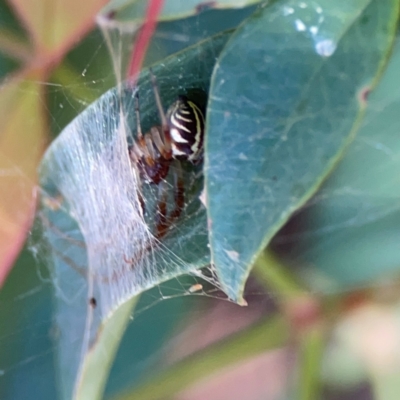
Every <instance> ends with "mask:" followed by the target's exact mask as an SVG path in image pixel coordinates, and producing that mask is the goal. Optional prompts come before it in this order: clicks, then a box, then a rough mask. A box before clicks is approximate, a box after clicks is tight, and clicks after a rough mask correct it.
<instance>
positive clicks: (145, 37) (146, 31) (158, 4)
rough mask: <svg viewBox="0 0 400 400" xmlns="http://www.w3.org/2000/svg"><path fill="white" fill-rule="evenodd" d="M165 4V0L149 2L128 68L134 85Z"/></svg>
mask: <svg viewBox="0 0 400 400" xmlns="http://www.w3.org/2000/svg"><path fill="white" fill-rule="evenodd" d="M163 5H164V0H150V1H149V3H148V7H147V10H146V17H145V20H144V23H143V26H142V27H141V29H140V31H139V35H138V38H137V40H136V44H135V47H134V49H133V52H132V56H131V60H130V63H129V68H128V76H127V78H128V80H130V81H131V83H132V86H135V84H136V80H137V77H138V76H139V72H140V68H141V66H142V63H143V59H144V56H145V54H146V51H147V47H148V46H149V43H150V39H151V37H152V36H153V33H154V30H155V29H156V26H157V19H158V16H159V15H160V13H161V10H162V7H163Z"/></svg>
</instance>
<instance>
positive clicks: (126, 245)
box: [40, 33, 230, 399]
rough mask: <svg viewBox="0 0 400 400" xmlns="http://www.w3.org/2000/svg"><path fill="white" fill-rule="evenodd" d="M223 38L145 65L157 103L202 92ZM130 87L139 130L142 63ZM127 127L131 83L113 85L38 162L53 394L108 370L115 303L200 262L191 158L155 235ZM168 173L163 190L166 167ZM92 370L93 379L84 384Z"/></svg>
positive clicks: (149, 104)
mask: <svg viewBox="0 0 400 400" xmlns="http://www.w3.org/2000/svg"><path fill="white" fill-rule="evenodd" d="M229 36H230V33H224V34H221V35H217V36H216V37H213V38H212V39H210V40H207V41H204V42H201V43H199V44H198V45H196V46H193V47H191V48H189V49H187V50H185V51H183V52H181V53H178V54H176V55H174V56H173V57H170V58H168V59H166V60H164V61H163V62H162V63H160V64H157V65H155V66H154V67H153V73H154V75H155V76H156V77H157V82H158V86H159V90H160V94H161V100H162V103H163V105H164V107H166V106H168V105H169V104H171V103H172V102H173V101H174V100H175V99H176V97H177V95H178V94H182V93H187V94H188V95H192V96H197V95H199V94H200V92H199V90H198V89H201V90H203V91H205V92H208V88H209V81H210V77H211V73H212V69H213V67H214V63H215V60H216V57H217V56H218V54H219V53H220V51H221V49H222V47H223V46H224V44H225V42H226V40H227V39H228V38H229ZM139 91H140V111H141V120H142V121H141V126H142V129H143V131H144V132H146V131H147V130H148V129H149V128H150V127H151V126H153V125H157V124H159V116H158V113H157V108H156V105H155V101H154V93H153V88H152V85H151V82H150V77H149V72H148V71H144V72H143V73H142V75H141V77H140V79H139ZM199 99H200V97H199ZM132 132H136V121H135V113H134V90H133V89H132V88H131V87H130V86H129V84H123V85H122V86H121V87H117V88H115V89H112V90H111V91H109V92H107V93H106V94H105V95H103V96H102V97H101V98H100V99H99V100H98V101H97V102H95V103H94V104H92V105H91V106H90V107H89V108H88V109H86V110H85V111H84V112H83V113H82V114H80V115H79V116H78V117H77V118H76V119H75V120H74V121H73V122H72V123H71V124H70V125H68V126H67V127H66V128H65V130H64V131H63V132H62V133H61V135H60V136H59V137H58V138H57V140H55V141H54V142H53V144H52V145H51V147H50V148H49V150H48V151H47V153H46V155H45V157H44V159H43V161H42V164H41V169H40V177H41V186H42V189H43V193H44V196H43V199H42V203H43V207H42V211H41V219H42V221H43V225H44V228H45V236H46V239H47V242H48V244H49V256H50V262H51V267H52V269H53V271H54V272H53V274H54V282H55V285H56V323H57V327H58V330H59V332H61V334H60V336H59V337H58V343H57V347H58V349H57V350H58V368H59V374H60V385H61V389H60V391H61V393H62V396H63V398H68V399H70V398H71V397H72V398H76V399H87V398H91V399H96V398H98V396H99V395H100V393H101V391H102V388H103V386H104V379H105V377H106V373H105V371H104V369H106V370H107V369H108V368H109V365H110V363H111V360H112V359H113V357H114V352H115V348H116V343H117V342H118V341H119V340H120V338H121V336H122V334H123V331H124V329H125V324H124V323H123V322H124V321H126V320H127V318H128V317H129V312H127V311H126V310H125V311H124V312H122V311H120V309H119V307H120V306H121V305H122V304H123V303H125V302H126V301H128V300H129V299H132V298H133V297H134V296H135V295H137V294H139V293H140V292H142V291H144V290H146V289H148V288H150V287H154V286H157V285H159V284H160V283H161V282H164V281H166V280H168V279H171V278H173V277H176V276H180V275H182V274H185V273H194V274H197V272H196V271H197V269H198V268H201V267H203V266H204V265H206V264H208V263H209V249H208V247H207V244H208V233H207V219H206V212H205V208H204V206H203V205H202V204H201V202H200V199H199V196H200V193H201V189H202V177H201V173H200V171H201V166H198V167H196V168H194V167H191V166H189V165H185V164H184V165H183V177H184V181H185V207H184V210H183V212H182V215H181V216H180V218H179V220H177V221H176V223H175V224H174V225H173V226H172V228H171V229H170V230H169V231H168V232H167V234H166V235H165V237H163V238H162V241H161V242H158V241H156V240H153V236H152V235H153V233H154V232H153V233H152V229H153V228H154V224H155V222H154V219H155V215H156V208H155V207H156V201H157V199H158V197H157V196H158V195H157V192H158V188H157V187H152V186H151V185H148V184H146V183H142V190H143V197H144V199H145V202H144V203H145V205H146V206H145V221H144V220H143V218H142V217H141V215H142V206H141V204H140V201H139V198H138V182H137V181H136V180H135V175H134V174H133V172H132V167H131V164H130V161H129V157H128V152H127V146H128V141H129V142H131V141H132V137H131V135H133V133H132ZM173 168H174V166H172V167H171V170H173ZM170 175H171V176H170V179H169V183H170V185H171V188H172V185H173V176H172V175H173V171H172V172H171V173H170ZM168 196H169V197H168V201H167V204H173V193H172V189H171V190H169V191H168ZM171 211H172V206H171V207H170V208H169V212H171ZM130 260H131V261H130ZM94 304H95V306H94ZM124 307H125V306H124ZM116 313H117V315H118V314H121V313H122V314H123V315H122V317H121V316H120V317H118V324H116V323H115V321H114V322H113V320H114V319H115V318H117V316H116ZM109 329H112V330H113V343H112V344H111V345H110V344H109V342H108V340H109V339H107V338H109V335H107V334H106V332H108V331H109ZM96 354H97V355H99V357H100V358H97V356H96ZM100 359H101V362H99V360H100ZM93 360H95V361H93ZM93 369H94V370H93ZM94 374H96V375H97V376H102V379H98V380H97V381H96V382H95V383H93V381H92V379H91V377H93V375H94ZM87 380H90V382H88V381H87ZM88 393H90V395H89V394H88Z"/></svg>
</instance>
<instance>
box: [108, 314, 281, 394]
mask: <svg viewBox="0 0 400 400" xmlns="http://www.w3.org/2000/svg"><path fill="white" fill-rule="evenodd" d="M288 336H289V328H288V326H287V324H286V322H285V320H284V319H283V318H281V317H274V318H272V319H268V320H267V321H263V322H262V323H259V324H257V325H255V326H252V327H250V328H249V329H247V330H245V331H242V332H240V333H238V334H235V335H233V336H232V337H230V338H228V339H226V340H224V341H222V342H219V343H217V344H215V345H213V346H210V347H208V348H207V349H206V350H204V351H201V352H199V353H197V354H195V355H193V356H190V357H188V358H187V359H184V360H182V361H181V362H179V363H177V364H175V365H173V366H171V367H168V368H167V369H166V370H165V371H162V372H161V373H160V374H158V375H157V376H156V377H154V378H153V379H152V380H151V381H149V382H147V383H145V384H143V385H142V386H140V387H139V388H136V389H135V390H133V391H132V392H130V393H126V394H123V395H120V396H117V397H116V398H115V400H134V399H138V400H139V399H140V400H146V399H151V400H156V399H165V398H169V397H171V396H173V395H174V394H176V393H178V392H180V391H181V390H183V389H184V388H186V387H188V386H189V385H190V384H192V383H194V382H197V381H199V380H200V379H201V378H204V377H206V376H209V375H211V374H212V373H215V372H217V371H219V370H220V369H221V368H223V367H226V366H230V365H232V364H234V363H238V362H240V361H242V360H243V359H247V358H249V357H252V356H255V355H257V354H260V353H262V352H263V351H267V350H270V349H275V348H277V347H281V346H284V345H285V344H286V341H287V340H288Z"/></svg>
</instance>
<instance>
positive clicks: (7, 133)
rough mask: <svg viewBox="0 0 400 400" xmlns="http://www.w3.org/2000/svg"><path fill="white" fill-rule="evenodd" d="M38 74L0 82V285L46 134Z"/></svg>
mask: <svg viewBox="0 0 400 400" xmlns="http://www.w3.org/2000/svg"><path fill="white" fill-rule="evenodd" d="M39 77H40V75H39V76H38V75H35V74H27V73H26V74H20V75H18V76H15V77H14V79H10V80H9V81H8V82H7V83H5V84H3V85H2V86H0V171H1V176H0V193H1V196H0V255H1V257H0V286H2V285H3V283H4V281H5V279H6V277H7V274H8V273H9V271H10V269H11V268H12V266H13V264H14V260H15V258H16V257H17V256H18V253H19V252H20V250H21V248H22V246H23V244H24V241H25V236H26V234H27V232H28V230H29V228H30V225H31V223H32V220H33V216H34V213H35V203H36V198H35V187H36V183H37V172H36V166H37V163H38V162H39V159H40V156H41V154H42V151H43V147H44V139H45V135H46V122H45V118H44V115H43V113H42V112H41V111H42V110H41V101H42V96H43V88H42V87H41V85H40V84H39V83H38V81H37V79H40V78H39Z"/></svg>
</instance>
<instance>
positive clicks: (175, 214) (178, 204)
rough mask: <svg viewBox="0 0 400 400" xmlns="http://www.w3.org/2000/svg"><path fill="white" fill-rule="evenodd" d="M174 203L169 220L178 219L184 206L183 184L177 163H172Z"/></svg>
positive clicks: (180, 168) (178, 163)
mask: <svg viewBox="0 0 400 400" xmlns="http://www.w3.org/2000/svg"><path fill="white" fill-rule="evenodd" d="M173 167H174V168H173V171H174V201H175V208H174V210H173V211H172V213H171V215H170V220H171V221H172V220H175V219H177V218H179V217H180V215H181V213H182V211H183V208H184V206H185V186H184V182H183V175H182V166H181V163H180V162H179V161H176V162H174V166H173Z"/></svg>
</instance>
